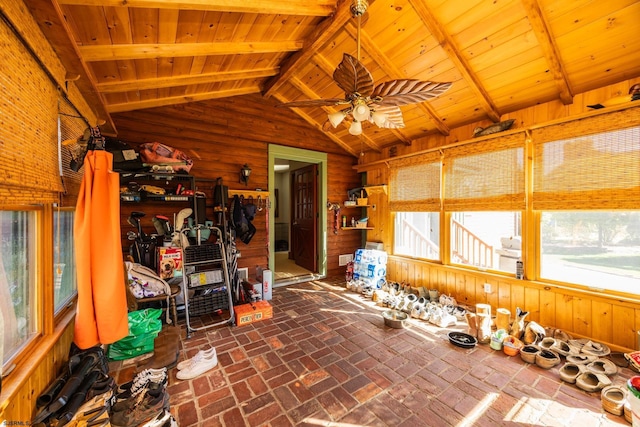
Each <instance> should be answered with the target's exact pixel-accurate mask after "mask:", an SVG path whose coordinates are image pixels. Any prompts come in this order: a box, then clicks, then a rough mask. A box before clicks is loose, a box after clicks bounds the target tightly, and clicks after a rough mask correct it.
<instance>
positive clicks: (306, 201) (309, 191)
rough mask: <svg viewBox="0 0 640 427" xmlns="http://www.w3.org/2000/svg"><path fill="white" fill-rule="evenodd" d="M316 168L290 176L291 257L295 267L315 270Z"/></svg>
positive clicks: (316, 227) (316, 236)
mask: <svg viewBox="0 0 640 427" xmlns="http://www.w3.org/2000/svg"><path fill="white" fill-rule="evenodd" d="M317 184H318V165H315V164H314V165H310V166H306V167H304V168H301V169H298V170H295V171H294V172H293V173H292V174H291V255H292V258H293V259H294V260H295V262H296V264H298V265H299V266H301V267H304V268H306V269H307V270H309V271H311V272H313V273H315V272H316V271H317V269H318V256H317V255H318V245H317V243H318V232H317V230H318V214H319V212H318V202H317V200H318V194H317V191H318V190H317V188H318V185H317Z"/></svg>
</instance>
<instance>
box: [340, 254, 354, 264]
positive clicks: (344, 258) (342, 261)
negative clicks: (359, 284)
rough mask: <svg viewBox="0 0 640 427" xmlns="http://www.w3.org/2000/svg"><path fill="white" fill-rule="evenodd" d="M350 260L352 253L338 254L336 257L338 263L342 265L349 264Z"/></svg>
mask: <svg viewBox="0 0 640 427" xmlns="http://www.w3.org/2000/svg"><path fill="white" fill-rule="evenodd" d="M351 261H353V254H345V255H340V256H339V258H338V265H339V266H344V265H347V264H349V263H350V262H351Z"/></svg>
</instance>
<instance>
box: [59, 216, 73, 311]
mask: <svg viewBox="0 0 640 427" xmlns="http://www.w3.org/2000/svg"><path fill="white" fill-rule="evenodd" d="M73 218H74V212H73V211H70V210H55V211H54V213H53V260H54V261H53V300H54V310H55V312H58V311H60V309H61V308H63V307H64V306H65V305H66V304H67V303H68V302H69V301H70V300H71V298H73V296H75V294H76V292H77V290H78V284H77V282H76V268H75V253H74V245H73Z"/></svg>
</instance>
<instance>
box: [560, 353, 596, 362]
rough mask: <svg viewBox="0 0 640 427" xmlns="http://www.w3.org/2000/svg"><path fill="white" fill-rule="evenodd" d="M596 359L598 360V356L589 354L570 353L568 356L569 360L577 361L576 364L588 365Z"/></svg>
mask: <svg viewBox="0 0 640 427" xmlns="http://www.w3.org/2000/svg"><path fill="white" fill-rule="evenodd" d="M594 360H598V356H591V355H589V354H570V355H568V356H567V362H571V363H575V364H576V365H587V364H589V363H591V362H593V361H594Z"/></svg>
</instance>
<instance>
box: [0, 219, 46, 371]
mask: <svg viewBox="0 0 640 427" xmlns="http://www.w3.org/2000/svg"><path fill="white" fill-rule="evenodd" d="M37 234H38V233H37V212H35V211H13V210H2V211H0V246H1V249H2V252H1V253H2V260H1V262H0V294H1V295H0V307H1V308H2V309H1V310H0V315H1V316H2V322H3V326H4V328H3V332H4V334H3V337H2V338H3V339H2V343H0V345H1V346H2V347H1V348H0V350H2V351H0V354H2V357H3V360H2V362H3V363H5V362H6V361H8V360H10V359H11V358H13V357H14V356H15V355H16V354H17V353H18V352H19V350H20V349H21V348H22V347H23V346H24V345H25V344H26V343H27V342H28V341H29V340H30V339H31V338H32V337H33V336H34V335H35V334H36V332H37V330H38V327H37V325H38V306H37V304H36V301H37V299H36V293H37V292H36V283H37V280H36V272H37V271H38V263H37V252H36V247H37V244H36V238H37Z"/></svg>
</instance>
